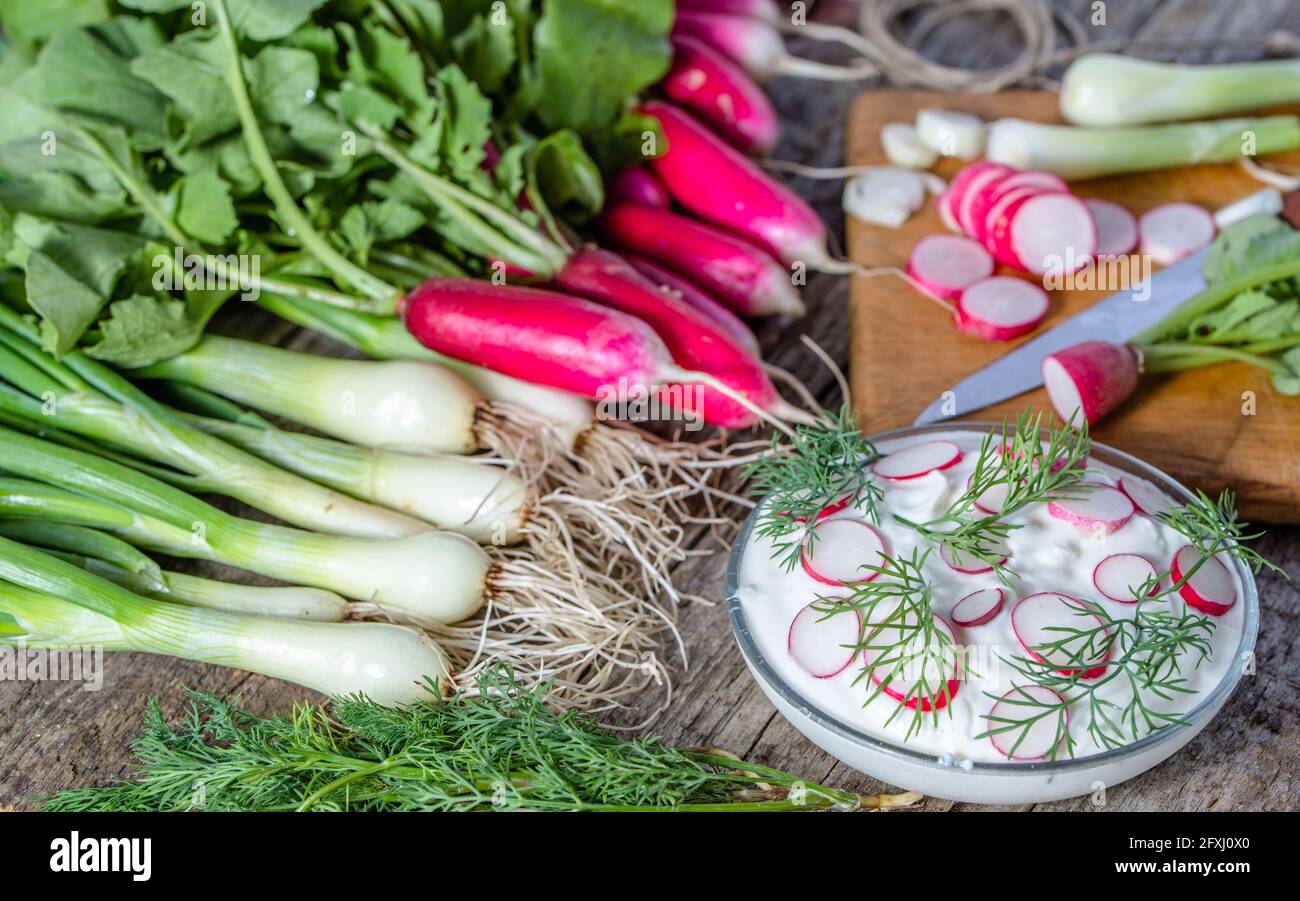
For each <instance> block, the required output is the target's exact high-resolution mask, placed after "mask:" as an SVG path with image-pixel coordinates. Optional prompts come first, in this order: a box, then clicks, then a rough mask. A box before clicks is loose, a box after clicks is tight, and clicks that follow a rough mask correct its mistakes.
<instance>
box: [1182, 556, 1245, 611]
mask: <svg viewBox="0 0 1300 901" xmlns="http://www.w3.org/2000/svg"><path fill="white" fill-rule="evenodd" d="M1199 559H1201V551H1200V549H1199V548H1197V547H1195V546H1193V545H1190V544H1185V545H1183V546H1182V547H1180V548H1179V549H1178V553H1176V554H1174V563H1173V566H1172V567H1170V569H1171V573H1170V574H1171V575H1172V576H1173V577H1174V582H1175V583H1177V582H1181V581H1182V579H1183V575H1184V574H1185V573H1187V572H1190V571H1191V569H1192V567H1193V566H1196V561H1197V560H1199ZM1178 594H1179V595H1180V596H1181V597H1182V599H1183V600H1184V601H1186V602H1187V606H1189V607H1195V608H1196V609H1197V610H1199V611H1201V612H1202V613H1208V614H1210V616H1223V614H1225V613H1227V612H1228V611H1229V610H1231V609H1232V605H1233V604H1235V603H1237V583H1236V582H1235V581H1234V580H1233V578H1232V571H1231V570H1229V569H1228V567H1226V566H1224V564H1223V561H1222V560H1220V559H1219V558H1218V557H1211V558H1210V559H1208V560H1206V561H1205V562H1204V563H1202V564H1201V565H1200V566H1199V567H1197V569H1196V572H1193V573H1192V575H1191V577H1190V578H1189V579H1188V580H1187V584H1185V585H1184V586H1183V587H1182V588H1180V589H1178Z"/></svg>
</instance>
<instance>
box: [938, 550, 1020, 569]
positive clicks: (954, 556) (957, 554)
mask: <svg viewBox="0 0 1300 901" xmlns="http://www.w3.org/2000/svg"><path fill="white" fill-rule="evenodd" d="M991 550H992V551H993V552H994V553H996V554H998V556H999V560H998V565H999V566H1001V565H1002V564H1004V563H1006V562H1007V560H1009V559H1011V551H1010V550H1009V549H1008V548H1007V546H1006V545H1005V544H998V545H995V546H994V547H993V548H991ZM939 559H940V560H942V561H943V562H944V563H947V564H948V567H949V568H950V569H952V570H953V571H954V572H959V573H961V574H962V575H964V576H978V575H980V574H981V573H988V572H993V566H992V564H989V563H985V562H984V561H983V560H977V559H974V558H971V557H969V556H967V555H966V554H963V553H962V552H961V551H955V550H953V549H952V548H950V547H948V545H946V544H941V545H939Z"/></svg>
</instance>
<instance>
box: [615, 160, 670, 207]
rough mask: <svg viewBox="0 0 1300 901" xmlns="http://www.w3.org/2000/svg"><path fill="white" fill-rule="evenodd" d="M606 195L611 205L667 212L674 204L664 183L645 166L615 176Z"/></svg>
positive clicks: (626, 170)
mask: <svg viewBox="0 0 1300 901" xmlns="http://www.w3.org/2000/svg"><path fill="white" fill-rule="evenodd" d="M606 194H607V202H608V203H609V204H610V205H614V204H619V203H635V204H638V205H639V206H652V207H658V208H659V209H661V210H666V209H668V208H669V207H671V206H672V204H673V202H672V199H671V198H670V197H669V196H668V189H667V188H665V187H664V183H663V182H661V181H660V180H659V179H658V178H656V177H655V174H654V173H653V172H651V171H650V170H649V169H647V168H645V167H644V166H637V167H635V168H632V169H624V170H623V171H622V172H620V173H618V175H615V176H614V177H613V178H612V179H610V182H609V189H608V190H607V191H606Z"/></svg>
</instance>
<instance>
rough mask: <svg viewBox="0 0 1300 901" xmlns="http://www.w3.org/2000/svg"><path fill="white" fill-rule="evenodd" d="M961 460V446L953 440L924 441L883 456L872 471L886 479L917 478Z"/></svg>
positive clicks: (953, 464) (873, 465) (872, 467)
mask: <svg viewBox="0 0 1300 901" xmlns="http://www.w3.org/2000/svg"><path fill="white" fill-rule="evenodd" d="M960 461H961V448H960V447H958V446H957V445H956V444H954V443H953V442H951V441H923V442H922V443H920V444H913V445H912V446H911V447H905V448H903V449H902V450H897V451H894V452H893V453H892V454H889V455H888V456H885V457H881V458H880V459H879V460H877V461H876V462H875V463H873V464H872V466H871V471H872V472H874V473H875V474H876V475H878V476H881V477H882V478H886V479H894V480H895V481H902V480H904V479H916V478H920V477H921V476H923V475H925V474H926V473H930V472H934V471H935V470H936V469H947V468H948V467H949V466H955V465H957V463H959V462H960Z"/></svg>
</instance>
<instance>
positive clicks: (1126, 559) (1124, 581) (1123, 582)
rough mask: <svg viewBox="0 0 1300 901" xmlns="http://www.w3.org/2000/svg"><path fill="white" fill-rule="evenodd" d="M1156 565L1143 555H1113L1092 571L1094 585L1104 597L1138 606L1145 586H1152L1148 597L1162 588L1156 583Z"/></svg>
mask: <svg viewBox="0 0 1300 901" xmlns="http://www.w3.org/2000/svg"><path fill="white" fill-rule="evenodd" d="M1155 577H1156V565H1155V564H1154V563H1152V562H1151V561H1150V560H1148V559H1147V558H1146V557H1143V556H1142V555H1141V554H1111V555H1110V556H1109V557H1107V558H1106V559H1104V560H1102V561H1101V562H1100V563H1098V564H1097V565H1096V566H1095V567H1094V568H1093V570H1092V584H1093V585H1095V586H1096V587H1097V590H1098V591H1100V592H1101V593H1102V594H1103V595H1105V596H1106V597H1107V598H1109V599H1110V600H1112V601H1118V602H1119V603H1121V604H1136V603H1137V602H1138V597H1137V593H1138V592H1139V591H1140V590H1141V589H1142V586H1143V585H1146V584H1147V583H1150V584H1151V588H1150V589H1149V590H1148V591H1147V596H1148V597H1150V596H1151V595H1153V594H1155V593H1156V592H1158V591H1159V590H1160V586H1159V585H1157V584H1156V583H1155V581H1154V579H1155Z"/></svg>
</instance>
